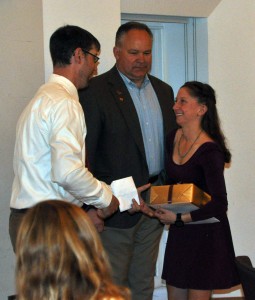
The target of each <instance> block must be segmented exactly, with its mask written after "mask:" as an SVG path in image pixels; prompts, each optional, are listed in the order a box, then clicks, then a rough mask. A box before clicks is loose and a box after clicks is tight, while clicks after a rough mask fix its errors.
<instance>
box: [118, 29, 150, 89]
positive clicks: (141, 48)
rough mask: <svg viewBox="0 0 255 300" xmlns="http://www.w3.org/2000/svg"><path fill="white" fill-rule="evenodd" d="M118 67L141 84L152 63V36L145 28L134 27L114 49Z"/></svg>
mask: <svg viewBox="0 0 255 300" xmlns="http://www.w3.org/2000/svg"><path fill="white" fill-rule="evenodd" d="M113 52H114V56H115V58H116V65H117V68H118V69H119V71H120V72H121V73H123V74H124V75H126V76H127V77H128V78H129V79H130V80H132V81H133V82H135V83H136V84H137V85H138V86H140V85H141V84H142V82H143V80H144V76H145V75H146V74H147V73H148V72H149V71H150V69H151V63H152V38H151V37H150V35H149V34H148V33H147V32H146V31H145V30H137V29H132V30H130V31H128V32H127V33H126V34H124V35H123V36H122V37H121V41H120V44H119V45H118V46H115V47H114V49H113Z"/></svg>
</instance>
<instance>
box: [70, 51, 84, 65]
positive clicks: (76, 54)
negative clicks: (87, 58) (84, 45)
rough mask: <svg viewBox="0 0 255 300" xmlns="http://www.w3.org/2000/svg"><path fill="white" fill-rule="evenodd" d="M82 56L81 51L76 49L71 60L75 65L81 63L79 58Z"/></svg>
mask: <svg viewBox="0 0 255 300" xmlns="http://www.w3.org/2000/svg"><path fill="white" fill-rule="evenodd" d="M82 55H83V51H82V49H81V48H76V49H75V50H74V52H73V56H72V58H73V59H74V61H75V62H76V63H80V62H81V58H82Z"/></svg>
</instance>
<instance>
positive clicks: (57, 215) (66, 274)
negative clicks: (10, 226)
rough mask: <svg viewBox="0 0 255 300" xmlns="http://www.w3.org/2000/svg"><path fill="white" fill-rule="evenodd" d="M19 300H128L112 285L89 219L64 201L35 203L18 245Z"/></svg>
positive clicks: (106, 264) (28, 215)
mask: <svg viewBox="0 0 255 300" xmlns="http://www.w3.org/2000/svg"><path fill="white" fill-rule="evenodd" d="M16 245H17V246H16V254H17V263H16V287H17V294H18V299H19V300H38V299H40V300H92V299H93V300H99V299H100V300H101V299H104V300H106V299H123V300H124V299H130V295H129V291H128V290H127V289H126V288H119V287H117V286H116V285H114V284H113V282H112V278H111V275H110V267H109V263H108V259H107V257H106V253H105V251H104V249H103V246H102V243H101V241H100V239H99V236H98V234H97V231H96V229H95V227H94V225H93V224H92V222H91V221H90V219H89V217H88V216H87V214H86V213H85V212H84V211H83V210H82V209H81V208H79V207H78V206H75V205H73V204H71V203H68V202H65V201H62V200H48V201H44V202H41V203H38V204H36V205H35V206H34V207H32V208H31V209H29V211H28V212H27V213H26V215H25V216H24V219H23V221H22V223H21V226H20V229H19V233H18V238H17V244H16Z"/></svg>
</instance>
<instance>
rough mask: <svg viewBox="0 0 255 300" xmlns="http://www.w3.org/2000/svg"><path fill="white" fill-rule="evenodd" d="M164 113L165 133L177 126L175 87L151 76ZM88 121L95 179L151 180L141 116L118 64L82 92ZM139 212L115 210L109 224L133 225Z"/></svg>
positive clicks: (107, 181)
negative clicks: (132, 213) (174, 99)
mask: <svg viewBox="0 0 255 300" xmlns="http://www.w3.org/2000/svg"><path fill="white" fill-rule="evenodd" d="M149 79H150V81H151V83H152V85H153V88H154V90H155V92H156V94H157V97H158V100H159V103H160V107H161V110H162V115H163V123H164V135H165V136H166V134H167V133H168V132H169V131H170V130H172V129H174V128H175V127H176V123H175V116H174V113H173V110H172V107H173V104H174V102H173V90H172V88H171V87H170V86H169V85H168V84H166V83H164V82H163V81H161V80H159V79H157V78H156V77H153V76H150V75H149ZM79 96H80V103H81V105H82V107H83V110H84V113H85V121H86V124H87V137H86V149H87V155H88V164H89V168H90V170H91V172H92V173H93V174H94V176H95V177H96V178H98V179H99V180H102V181H104V182H106V183H108V184H110V183H111V182H112V181H113V180H116V179H120V178H124V177H128V176H132V177H133V179H134V182H135V185H136V186H137V187H139V186H141V185H144V184H146V183H148V179H149V172H148V166H147V162H146V156H145V149H144V144H143V138H142V132H141V128H140V123H139V119H138V115H137V113H136V109H135V106H134V104H133V101H132V98H131V96H130V94H129V92H128V90H127V88H126V86H125V83H124V82H123V80H122V78H121V76H120V75H119V73H118V71H117V68H116V66H114V67H113V68H112V69H111V70H110V71H108V72H106V73H104V74H102V75H100V76H96V77H94V78H93V79H92V80H91V81H90V84H89V87H88V88H87V89H85V90H82V91H80V92H79ZM140 216H141V215H140V214H139V213H138V214H134V215H130V214H129V213H128V212H122V213H119V212H118V213H116V214H114V216H112V217H110V218H108V219H107V220H106V221H105V225H106V226H111V227H118V228H130V227H132V226H134V225H135V224H136V223H137V222H138V220H139V218H140Z"/></svg>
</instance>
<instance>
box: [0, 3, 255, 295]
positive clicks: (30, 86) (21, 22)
mask: <svg viewBox="0 0 255 300" xmlns="http://www.w3.org/2000/svg"><path fill="white" fill-rule="evenodd" d="M123 1H125V2H127V1H128V0H107V1H106V0H105V1H101V0H76V1H73V0H65V1H61V0H22V1H20V0H12V1H9V0H1V1H0V28H1V29H0V40H1V55H0V65H1V69H0V74H1V81H0V105H1V110H0V141H1V142H0V153H1V167H0V194H1V201H0V270H1V277H0V299H6V298H7V295H8V294H11V293H12V292H13V289H14V288H13V272H14V267H13V265H14V255H13V253H12V249H11V246H10V242H9V236H8V216H9V199H10V191H11V183H12V179H13V172H12V155H13V147H14V136H15V125H16V122H17V118H18V115H19V114H20V112H21V110H22V109H23V107H24V106H25V104H26V103H27V102H28V101H29V100H30V98H31V97H32V96H33V94H34V92H35V91H36V89H37V88H38V87H39V85H40V84H41V83H42V82H43V81H44V78H47V77H48V75H49V74H50V72H51V63H50V59H49V54H48V39H49V36H50V34H51V33H52V32H53V31H54V30H55V29H56V28H57V27H59V26H62V25H63V24H66V23H73V24H76V25H79V26H83V27H85V28H87V29H88V30H90V31H91V32H92V33H94V34H95V36H96V37H97V38H98V39H99V40H100V42H101V44H102V55H101V65H100V68H99V72H100V73H101V72H103V71H105V70H107V69H109V68H110V67H111V66H112V63H113V61H114V60H113V56H112V46H113V42H114V35H115V31H116V29H117V27H118V26H119V24H120V2H123ZM167 1H168V3H169V7H168V14H170V15H171V14H174V7H173V9H172V7H171V4H172V3H173V2H174V0H167ZM185 1H189V2H190V1H191V0H185ZM203 1H204V0H203ZM209 1H211V0H209ZM147 3H148V4H147V5H149V7H150V11H153V12H154V13H155V14H162V5H163V6H164V5H165V1H160V0H158V1H157V2H156V3H155V1H149V2H147ZM162 3H163V4H162ZM193 3H194V1H193ZM161 4H162V5H161ZM131 8H132V7H131ZM131 8H130V9H131ZM42 11H43V13H42ZM171 11H172V12H173V13H171ZM125 12H133V11H125ZM163 12H165V11H164V10H163ZM181 15H182V14H181ZM200 16H201V15H200ZM254 23H255V2H254V0H245V1H243V0H221V2H220V3H219V4H218V5H217V6H216V8H215V10H214V11H213V13H212V14H211V15H210V16H209V18H208V29H209V35H208V37H209V82H210V84H212V86H213V87H214V88H215V89H216V91H217V95H218V107H219V111H220V116H221V118H222V123H223V128H224V131H225V133H226V136H227V137H228V139H229V143H230V147H231V149H232V152H233V163H232V166H231V168H230V169H228V170H226V180H227V189H228V194H229V219H230V223H231V228H232V234H233V239H234V245H235V249H236V254H238V255H239V254H248V255H249V256H250V257H251V259H252V261H253V263H254V264H255V243H254V241H253V231H254V230H255V218H254V213H253V201H254V200H253V199H254V195H253V183H254V181H255V174H254V173H253V170H254V167H255V159H254V157H253V155H252V154H253V152H254V150H255V135H254V133H253V132H254V128H255V125H254V124H253V119H254V117H255V110H254V108H253V103H252V100H253V99H252V96H253V95H254V92H253V90H254V89H253V86H255V74H254V73H255V60H254V57H253V56H254V53H255V49H254V48H255V35H254V28H255V26H254V25H255V24H254ZM43 41H45V44H43ZM43 55H45V72H44V59H43Z"/></svg>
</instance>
